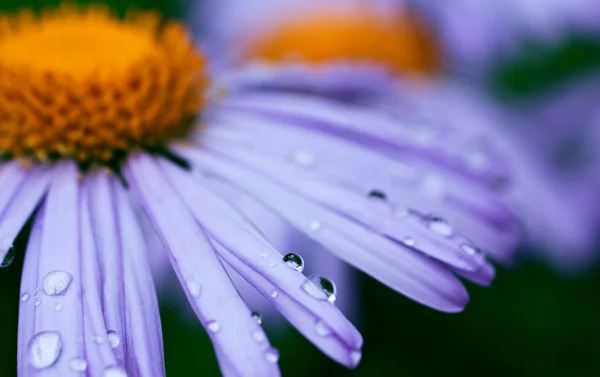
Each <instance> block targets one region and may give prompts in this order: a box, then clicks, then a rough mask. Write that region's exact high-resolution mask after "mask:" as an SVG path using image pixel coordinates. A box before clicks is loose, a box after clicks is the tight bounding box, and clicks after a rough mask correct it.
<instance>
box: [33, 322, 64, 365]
mask: <svg viewBox="0 0 600 377" xmlns="http://www.w3.org/2000/svg"><path fill="white" fill-rule="evenodd" d="M61 352H62V340H61V338H60V334H59V333H57V332H54V331H44V332H40V333H38V334H36V335H34V336H33V338H31V340H30V341H29V343H28V345H27V354H28V356H29V363H30V364H31V365H32V366H33V367H34V368H35V369H45V368H48V367H51V366H52V365H54V364H55V363H56V361H57V360H58V358H59V356H60V354H61Z"/></svg>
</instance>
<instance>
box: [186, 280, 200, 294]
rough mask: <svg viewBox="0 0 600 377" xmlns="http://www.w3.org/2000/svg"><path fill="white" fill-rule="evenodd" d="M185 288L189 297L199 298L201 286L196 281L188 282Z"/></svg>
mask: <svg viewBox="0 0 600 377" xmlns="http://www.w3.org/2000/svg"><path fill="white" fill-rule="evenodd" d="M187 288H188V291H189V292H190V295H191V296H192V297H194V298H199V297H200V295H201V294H202V286H201V285H200V283H198V282H196V281H188V283H187Z"/></svg>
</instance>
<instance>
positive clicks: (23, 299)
mask: <svg viewBox="0 0 600 377" xmlns="http://www.w3.org/2000/svg"><path fill="white" fill-rule="evenodd" d="M30 297H31V295H30V294H29V293H27V292H26V293H23V294H22V295H21V301H22V302H27V301H29V298H30Z"/></svg>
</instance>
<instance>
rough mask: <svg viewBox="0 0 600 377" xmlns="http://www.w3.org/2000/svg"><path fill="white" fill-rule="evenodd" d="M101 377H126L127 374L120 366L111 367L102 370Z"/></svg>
mask: <svg viewBox="0 0 600 377" xmlns="http://www.w3.org/2000/svg"><path fill="white" fill-rule="evenodd" d="M102 377H127V373H126V372H125V370H124V369H123V368H121V367H120V366H117V365H113V366H111V367H108V368H106V369H104V372H103V373H102Z"/></svg>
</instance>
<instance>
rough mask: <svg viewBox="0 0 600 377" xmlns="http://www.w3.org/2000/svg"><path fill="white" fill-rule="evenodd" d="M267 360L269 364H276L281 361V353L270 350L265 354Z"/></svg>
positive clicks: (273, 349)
mask: <svg viewBox="0 0 600 377" xmlns="http://www.w3.org/2000/svg"><path fill="white" fill-rule="evenodd" d="M265 360H267V362H268V363H271V364H276V363H277V362H278V361H279V351H278V350H276V349H275V348H269V349H268V350H267V351H266V352H265Z"/></svg>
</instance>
